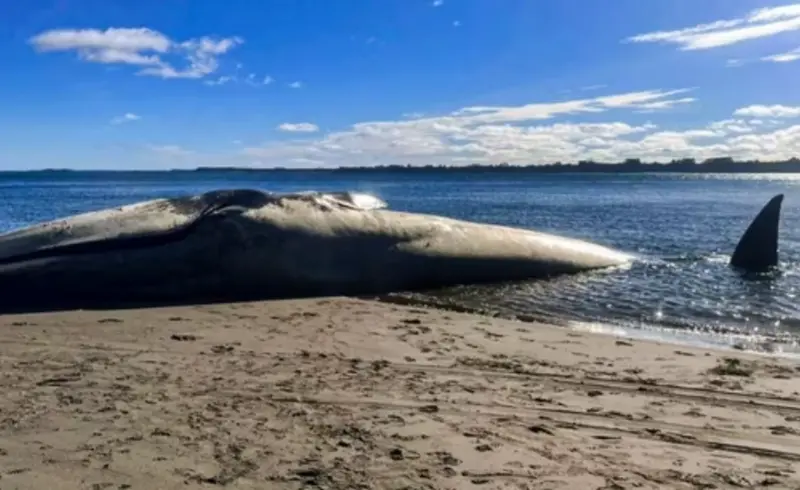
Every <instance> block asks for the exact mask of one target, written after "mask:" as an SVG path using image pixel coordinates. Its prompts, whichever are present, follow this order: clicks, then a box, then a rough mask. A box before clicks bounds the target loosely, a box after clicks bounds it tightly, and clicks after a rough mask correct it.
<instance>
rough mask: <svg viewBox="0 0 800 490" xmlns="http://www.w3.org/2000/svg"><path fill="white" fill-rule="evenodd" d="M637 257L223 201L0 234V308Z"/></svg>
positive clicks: (398, 286) (406, 281)
mask: <svg viewBox="0 0 800 490" xmlns="http://www.w3.org/2000/svg"><path fill="white" fill-rule="evenodd" d="M770 206H772V208H771V209H773V210H774V202H773V204H771V205H770ZM778 210H779V203H778ZM765 216H766V217H765ZM759 219H760V220H762V221H765V223H763V224H762V225H760V226H754V225H751V228H750V230H751V231H749V232H748V233H746V235H747V236H749V238H748V240H747V246H746V247H741V246H740V247H739V249H738V251H737V257H738V260H736V261H735V262H736V264H735V265H737V266H740V267H742V266H744V267H747V265H748V264H757V265H763V262H764V261H763V260H756V259H758V255H759V254H761V252H762V251H761V250H760V245H759V240H758V236H759V235H760V233H757V231H758V230H762V229H767V230H768V231H769V227H770V226H773V227H774V228H775V230H777V214H776V213H762V214H760V215H759V218H756V220H759ZM775 233H777V231H775ZM769 236H771V237H773V235H769ZM774 236H776V235H774ZM767 245H768V246H777V245H776V244H773V243H772V242H771V241H768V243H767ZM770 257H774V258H775V260H777V254H775V255H774V256H773V255H770ZM633 259H634V257H633V256H632V255H630V254H627V253H624V252H621V251H617V250H613V249H610V248H607V247H604V246H600V245H597V244H593V243H589V242H586V241H582V240H576V239H572V238H566V237H560V236H555V235H551V234H546V233H540V232H536V231H531V230H525V229H516V228H509V227H504V226H496V225H489V224H481V223H474V222H467V221H460V220H455V219H449V218H444V217H439V216H431V215H424V214H412V213H404V212H397V211H391V210H388V209H385V204H384V203H383V202H382V201H380V200H379V199H377V198H374V197H372V196H368V195H364V194H358V193H347V192H342V193H319V192H309V193H296V194H272V193H267V192H262V191H259V190H248V189H239V190H220V191H212V192H208V193H204V194H200V195H196V196H186V197H180V198H172V199H158V200H153V201H147V202H142V203H138V204H132V205H128V206H124V207H121V208H116V209H108V210H102V211H95V212H90V213H85V214H80V215H76V216H72V217H69V218H65V219H59V220H55V221H51V222H47V223H42V224H37V225H34V226H30V227H27V228H23V229H20V230H16V231H12V232H9V233H5V234H1V235H0V308H2V309H3V310H6V311H7V310H8V309H9V308H10V309H14V308H15V307H19V308H30V307H34V308H47V307H76V306H83V307H92V306H102V305H105V306H107V305H109V304H111V305H120V306H122V305H126V304H127V305H132V304H152V303H163V302H166V303H191V302H208V301H223V300H237V299H266V298H286V297H304V296H305V297H307V296H321V295H347V294H379V293H385V292H390V291H400V290H415V289H429V288H437V287H444V286H450V285H457V284H475V283H486V282H501V281H510V280H521V279H533V278H541V277H549V276H554V275H558V274H567V273H576V272H581V271H586V270H591V269H599V268H607V267H611V266H617V265H623V264H626V263H629V262H631V261H632V260H633Z"/></svg>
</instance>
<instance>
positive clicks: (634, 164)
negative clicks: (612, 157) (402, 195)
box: [0, 157, 800, 175]
mask: <svg viewBox="0 0 800 490" xmlns="http://www.w3.org/2000/svg"><path fill="white" fill-rule="evenodd" d="M111 172H113V173H121V172H128V173H134V172H136V173H233V172H235V173H287V172H305V173H311V172H320V173H323V172H326V173H411V174H420V173H474V172H481V173H492V174H496V173H499V174H503V173H509V174H520V173H522V174H587V173H591V174H652V173H673V174H754V173H755V174H764V173H800V159H799V158H797V157H794V158H791V159H789V160H783V161H769V162H761V161H757V160H756V161H736V160H733V159H732V158H727V157H726V158H711V159H708V160H705V161H702V162H697V161H695V160H693V159H683V160H673V161H672V162H669V163H647V162H642V161H641V160H638V159H629V160H626V161H624V162H619V163H601V162H592V161H581V162H578V163H576V164H567V163H551V164H544V165H510V164H499V165H479V164H473V165H464V166H455V165H424V166H412V165H379V166H370V167H315V168H291V167H270V168H253V167H196V168H189V169H165V170H143V169H95V170H77V169H66V168H65V169H60V168H47V169H38V170H0V175H3V174H27V173H111Z"/></svg>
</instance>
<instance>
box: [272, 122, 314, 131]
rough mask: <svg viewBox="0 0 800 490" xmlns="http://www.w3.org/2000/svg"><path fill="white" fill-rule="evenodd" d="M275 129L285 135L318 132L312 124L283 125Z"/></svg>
mask: <svg viewBox="0 0 800 490" xmlns="http://www.w3.org/2000/svg"><path fill="white" fill-rule="evenodd" d="M277 129H278V130H279V131H285V132H287V133H316V132H317V131H319V127H318V126H317V125H316V124H312V123H283V124H281V125H280V126H278V127H277Z"/></svg>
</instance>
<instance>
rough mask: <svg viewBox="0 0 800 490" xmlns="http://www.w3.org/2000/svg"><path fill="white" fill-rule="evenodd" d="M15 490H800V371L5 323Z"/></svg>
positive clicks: (428, 312) (181, 327) (624, 343)
mask: <svg viewBox="0 0 800 490" xmlns="http://www.w3.org/2000/svg"><path fill="white" fill-rule="evenodd" d="M0 365H1V369H2V373H3V375H2V377H0V384H1V385H2V393H3V396H2V397H0V488H2V489H3V490H6V489H33V488H36V489H48V490H56V489H76V488H88V489H143V490H149V489H155V488H159V489H161V488H164V489H167V488H180V489H201V488H202V489H208V488H216V487H226V488H234V489H239V488H242V489H244V488H247V489H250V488H270V489H273V488H274V489H295V488H325V489H353V488H363V489H370V488H375V489H398V490H399V489H421V488H430V489H433V488H437V489H438V488H443V489H444V488H452V489H464V488H466V489H469V488H476V489H495V488H503V489H506V488H509V489H510V488H521V489H628V488H631V489H632V488H643V489H650V488H652V489H663V488H685V489H699V488H707V489H711V488H720V489H724V488H772V489H778V488H780V489H783V488H800V474H798V471H800V395H798V391H800V366H797V365H796V364H795V363H792V362H790V361H787V360H781V359H776V358H769V357H760V356H754V355H748V354H746V353H742V352H723V351H719V352H718V351H711V350H707V349H697V348H689V347H682V346H675V345H670V344H659V343H654V342H647V341H641V340H630V339H622V338H616V337H612V336H602V335H594V334H590V333H581V332H574V331H570V330H567V329H563V328H558V327H550V326H546V325H540V324H531V323H522V322H515V321H511V320H503V319H495V318H488V317H481V316H477V315H470V314H462V313H453V312H446V311H438V310H432V309H421V308H414V307H407V306H400V305H391V304H385V303H378V302H370V301H362V300H356V299H345V298H330V299H321V300H320V299H318V300H302V301H278V302H257V303H241V304H226V305H212V306H196V307H171V308H160V309H143V310H128V311H96V312H88V311H81V312H66V313H46V314H29V315H10V316H4V317H0Z"/></svg>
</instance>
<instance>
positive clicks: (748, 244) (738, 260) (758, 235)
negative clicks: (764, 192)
mask: <svg viewBox="0 0 800 490" xmlns="http://www.w3.org/2000/svg"><path fill="white" fill-rule="evenodd" d="M782 203H783V194H778V195H777V196H775V197H773V198H772V199H770V200H769V202H768V203H767V204H766V205H765V206H764V207H763V208H762V209H761V211H760V212H759V213H758V215H757V216H756V217H755V219H753V222H752V223H750V226H748V227H747V231H745V232H744V235H742V238H741V239H740V240H739V243H738V244H737V245H736V249H735V250H734V252H733V255H732V256H731V261H730V264H731V265H732V266H734V267H739V268H741V269H744V270H747V271H751V272H764V271H766V270H768V269H769V268H770V267H774V266H776V265H778V228H779V225H780V217H781V204H782Z"/></svg>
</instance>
